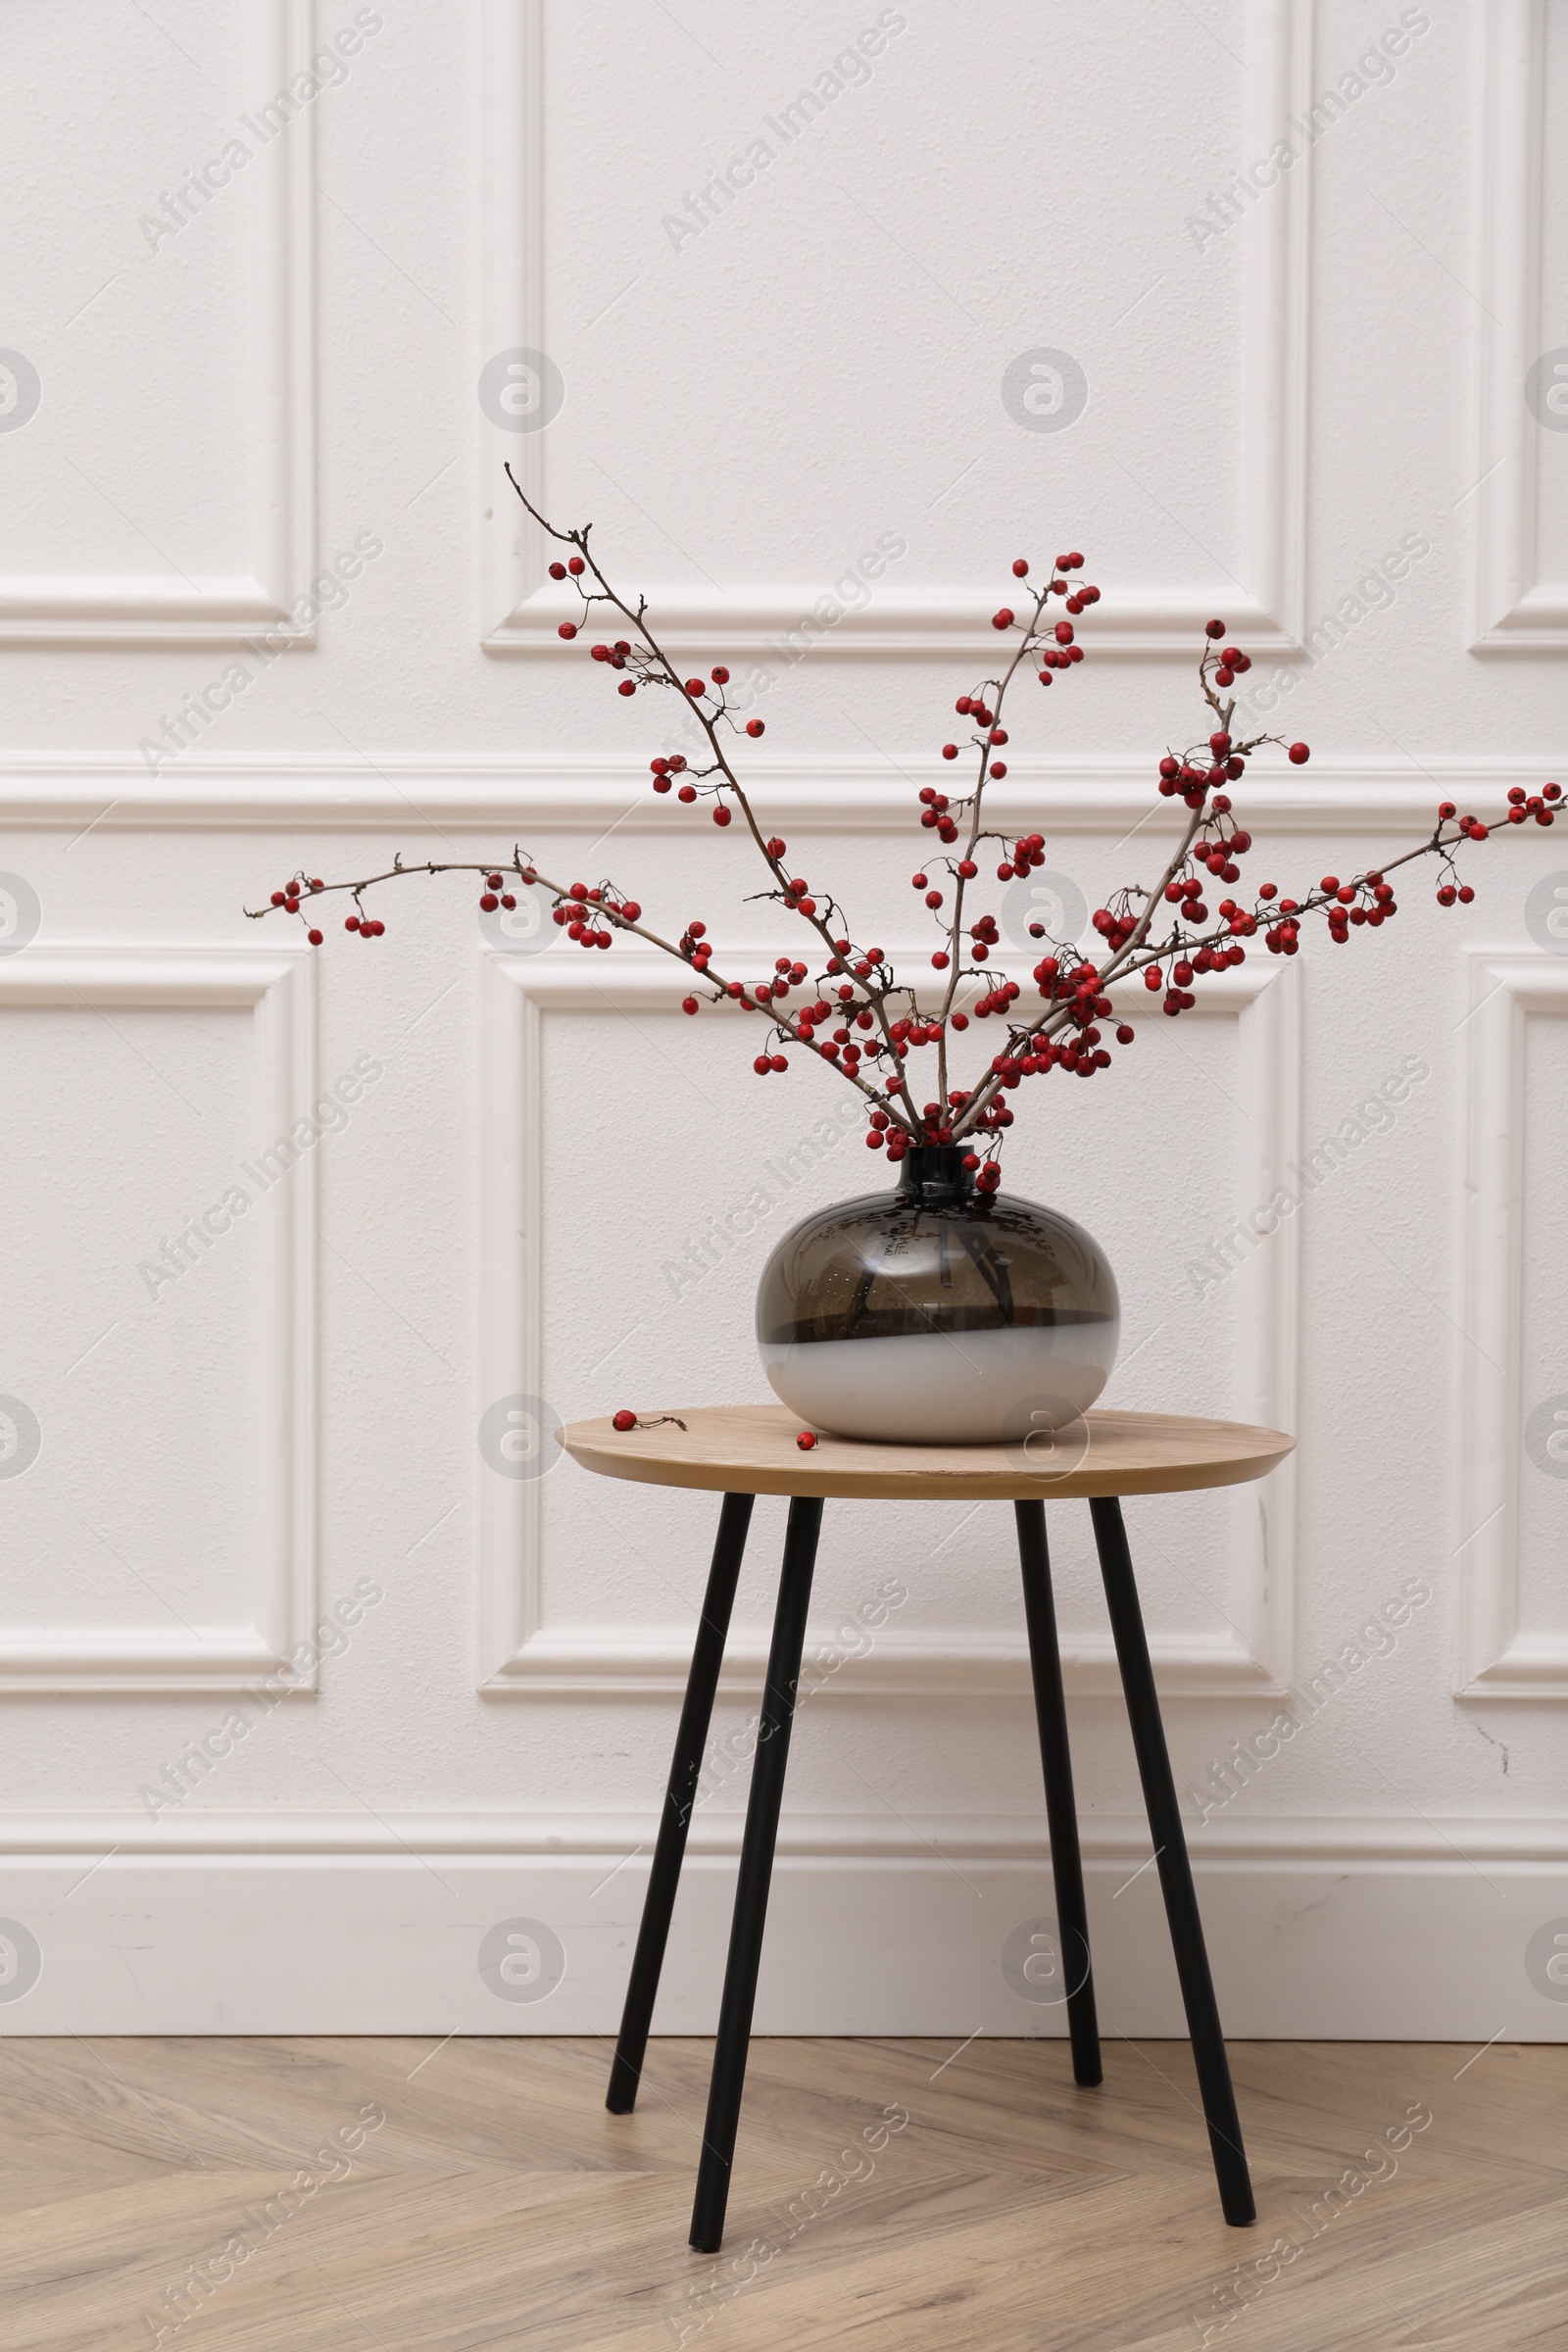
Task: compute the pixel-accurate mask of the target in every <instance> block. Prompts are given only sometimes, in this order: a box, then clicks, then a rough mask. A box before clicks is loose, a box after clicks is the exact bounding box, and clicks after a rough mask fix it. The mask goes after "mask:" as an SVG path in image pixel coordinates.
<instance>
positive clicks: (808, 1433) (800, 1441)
mask: <svg viewBox="0 0 1568 2352" xmlns="http://www.w3.org/2000/svg"><path fill="white" fill-rule="evenodd" d="M795 1443H796V1445H797V1446H799V1447H800V1449H801V1451H802V1452H803V1453H809V1452H810V1450H811V1448H812V1446H814V1445H815V1444H816V1433H815V1432H814V1430H809V1429H803V1430H802V1432H801V1434H800V1436H799V1437H798V1438H797V1439H796V1441H795Z"/></svg>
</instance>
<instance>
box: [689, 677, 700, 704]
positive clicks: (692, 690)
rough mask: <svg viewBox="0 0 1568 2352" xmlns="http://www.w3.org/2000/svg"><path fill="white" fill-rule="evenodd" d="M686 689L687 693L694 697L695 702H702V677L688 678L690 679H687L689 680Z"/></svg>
mask: <svg viewBox="0 0 1568 2352" xmlns="http://www.w3.org/2000/svg"><path fill="white" fill-rule="evenodd" d="M686 691H687V693H688V694H689V695H690V696H691V698H692V700H693V702H694V703H695V702H700V701H701V700H702V696H703V681H702V679H701V678H688V679H687V681H686Z"/></svg>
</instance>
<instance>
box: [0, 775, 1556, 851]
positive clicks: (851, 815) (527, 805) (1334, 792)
mask: <svg viewBox="0 0 1568 2352" xmlns="http://www.w3.org/2000/svg"><path fill="white" fill-rule="evenodd" d="M1008 764H1009V771H1010V772H1009V773H1008V776H1007V778H1006V781H1005V783H1003V784H997V783H993V784H990V785H988V787H987V793H986V806H987V808H988V809H995V810H996V812H997V818H998V822H999V823H1001V824H1005V823H1015V822H1019V821H1021V820H1022V819H1024V818H1026V817H1027V818H1029V819H1030V820H1031V821H1032V822H1034V823H1036V824H1040V825H1049V826H1050V827H1052V828H1054V830H1055V831H1058V832H1063V833H1084V834H1090V833H1101V832H1103V831H1105V830H1106V829H1107V827H1110V826H1112V825H1114V826H1118V827H1125V826H1126V825H1128V824H1129V823H1133V822H1137V821H1138V820H1139V819H1141V818H1145V817H1148V816H1149V815H1150V812H1151V811H1152V809H1157V808H1158V806H1159V803H1158V800H1157V796H1156V794H1155V791H1154V784H1153V760H1152V757H1150V758H1141V759H1135V758H1132V757H1128V756H1126V755H1114V754H1112V755H1106V754H1104V753H1086V754H1084V755H1083V756H1082V757H1081V758H1077V757H1075V758H1060V759H1041V758H1034V757H1031V756H1030V754H1028V753H1027V752H1023V753H1019V754H1017V755H1016V756H1013V757H1009V762H1008ZM1548 771H1549V762H1548V761H1547V760H1545V759H1544V758H1543V759H1537V760H1532V759H1529V758H1527V757H1522V756H1520V757H1515V756H1509V757H1498V756H1496V755H1495V754H1492V755H1478V756H1477V757H1476V758H1474V759H1470V758H1466V757H1464V756H1463V755H1460V754H1452V753H1438V754H1434V755H1433V756H1432V757H1431V758H1430V759H1425V760H1422V762H1421V764H1420V767H1419V768H1416V767H1415V766H1414V765H1413V763H1412V762H1411V761H1410V760H1406V759H1397V758H1396V759H1391V758H1389V757H1388V756H1387V754H1385V753H1374V754H1368V755H1367V756H1365V757H1360V756H1358V755H1356V754H1354V753H1349V754H1344V755H1341V756H1339V757H1319V756H1314V758H1313V760H1312V764H1311V766H1310V768H1309V769H1305V770H1302V769H1299V768H1290V769H1288V770H1287V771H1286V772H1285V773H1284V774H1282V775H1279V776H1277V777H1268V776H1263V775H1257V776H1250V777H1249V779H1248V781H1247V785H1246V787H1245V807H1246V811H1247V817H1248V822H1249V823H1250V825H1251V827H1252V829H1253V830H1254V831H1259V830H1261V829H1264V828H1268V829H1272V830H1273V831H1275V832H1276V833H1278V834H1280V835H1282V836H1288V837H1293V838H1295V837H1299V836H1301V835H1303V834H1314V833H1320V832H1323V831H1326V830H1330V829H1332V830H1333V831H1334V832H1335V833H1336V834H1337V835H1340V834H1343V833H1345V832H1346V831H1347V830H1348V831H1351V832H1354V833H1357V834H1362V833H1372V834H1380V833H1386V832H1390V831H1393V832H1394V833H1396V834H1398V833H1399V832H1400V831H1401V830H1403V831H1406V832H1407V831H1408V829H1409V828H1411V827H1412V826H1413V827H1415V828H1416V829H1417V830H1422V829H1425V830H1430V828H1431V826H1432V824H1433V822H1434V821H1435V819H1436V814H1437V806H1438V803H1439V801H1440V800H1442V799H1444V798H1447V797H1451V798H1454V799H1461V798H1462V799H1465V800H1466V801H1468V802H1469V803H1470V804H1471V805H1472V806H1474V807H1475V808H1476V809H1478V810H1479V809H1484V808H1486V807H1490V806H1491V805H1493V804H1494V803H1496V804H1499V805H1500V803H1501V801H1502V800H1503V798H1504V797H1505V796H1506V794H1507V792H1508V790H1509V788H1510V787H1511V786H1512V785H1515V784H1520V785H1523V786H1524V788H1525V789H1526V790H1527V791H1529V792H1537V791H1539V790H1540V788H1541V784H1542V781H1543V779H1544V776H1545V775H1546V774H1547V773H1548ZM746 773H747V787H748V790H749V791H750V792H751V793H752V795H753V797H754V798H755V800H756V803H757V806H758V808H759V809H760V810H761V811H762V812H763V813H764V814H765V815H767V816H768V817H769V818H770V819H771V818H772V817H773V816H774V815H775V814H776V816H777V818H778V821H779V822H780V823H782V822H783V821H784V820H785V818H786V817H788V819H789V820H790V821H792V822H793V823H795V824H797V825H802V824H804V825H807V826H809V827H810V828H811V829H812V830H813V831H817V832H828V833H906V834H909V835H910V836H911V838H912V834H913V829H914V824H915V818H914V808H913V799H914V791H915V788H916V787H917V786H918V785H919V784H921V783H926V782H930V783H935V784H940V785H944V786H946V785H948V784H950V783H951V782H952V775H953V771H952V769H951V768H949V767H947V766H945V765H944V763H943V762H942V761H941V760H921V759H910V760H908V761H907V764H906V765H905V766H903V767H895V766H894V764H893V762H892V760H890V759H882V758H877V757H876V756H874V755H872V754H866V753H861V754H858V755H857V754H854V753H850V754H846V755H845V757H843V758H842V759H840V758H835V757H829V756H824V755H814V754H813V755H807V756H802V757H798V758H787V757H781V756H776V755H775V756H771V757H768V758H765V759H761V758H760V759H758V760H755V761H750V762H749V763H748V767H747V771H746ZM690 822H691V820H690V819H689V818H687V817H686V816H685V814H684V812H683V811H682V810H680V809H673V808H671V807H670V805H669V803H668V802H667V801H663V800H659V799H656V798H655V796H654V794H653V793H652V792H651V791H650V790H649V788H648V776H647V772H646V769H645V767H644V766H643V763H642V762H641V761H640V760H638V759H637V757H636V756H635V755H634V754H632V753H631V752H629V751H628V754H627V756H626V757H625V758H624V759H620V758H616V757H614V756H612V755H609V754H600V755H593V756H587V757H584V756H583V755H581V754H574V753H570V752H564V753H563V754H562V755H561V756H560V758H557V759H551V758H549V757H547V756H544V755H532V756H531V755H528V754H518V755H516V756H515V757H511V756H509V757H506V758H502V757H497V756H495V755H492V754H486V753H471V752H451V753H439V752H437V753H427V754H419V755H412V756H411V755H407V754H405V755H395V754H381V753H379V752H378V753H377V755H376V760H375V766H374V768H373V769H371V768H368V767H367V765H366V763H365V761H364V760H350V759H347V758H344V759H341V760H337V759H333V758H331V757H327V758H320V757H317V756H315V755H301V754H298V753H279V754H277V755H276V756H273V757H268V758H262V759H256V760H228V761H223V762H221V763H219V762H216V761H211V760H209V761H205V762H197V761H194V760H192V761H189V762H187V761H185V760H181V761H180V762H179V764H178V767H177V768H176V769H173V770H170V769H165V770H164V771H163V772H162V773H161V774H159V775H158V776H156V777H155V776H152V775H149V773H148V771H147V768H146V766H145V764H144V763H143V761H141V760H131V759H125V758H123V757H122V756H120V755H118V754H117V755H105V754H103V753H99V752H91V751H80V752H77V751H68V752H48V753H30V754H16V753H13V754H11V755H10V756H9V757H5V756H0V827H3V828H5V829H7V830H10V831H22V830H26V831H30V832H49V831H67V832H70V833H76V832H78V831H80V830H82V829H84V828H88V827H90V828H91V830H92V831H93V832H94V833H127V832H128V833H142V832H149V833H162V832H178V833H213V832H218V833H235V832H239V833H286V834H289V835H290V836H293V835H297V834H300V833H310V834H321V833H362V832H364V831H365V830H366V829H367V828H368V827H374V828H375V829H376V830H377V831H378V832H383V833H396V834H398V835H400V836H401V837H402V840H403V843H404V846H405V849H406V852H407V854H408V856H410V857H411V858H413V857H416V856H417V855H418V854H419V853H420V850H421V849H422V845H423V843H424V842H425V840H426V839H427V838H430V837H434V838H436V840H437V848H438V849H439V835H440V832H441V830H442V828H450V827H452V826H462V825H471V826H483V827H487V828H492V829H494V828H507V827H516V828H518V829H519V830H523V831H524V833H525V836H534V835H544V834H551V835H555V834H581V833H589V834H594V835H597V834H600V833H603V832H605V831H607V830H608V829H609V828H610V827H612V826H613V827H614V829H615V831H616V833H617V834H652V835H660V834H669V833H671V832H675V831H678V829H679V828H680V827H681V826H682V825H688V824H689V823H690ZM1172 823H1173V824H1174V819H1173V820H1172ZM509 838H510V836H509Z"/></svg>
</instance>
